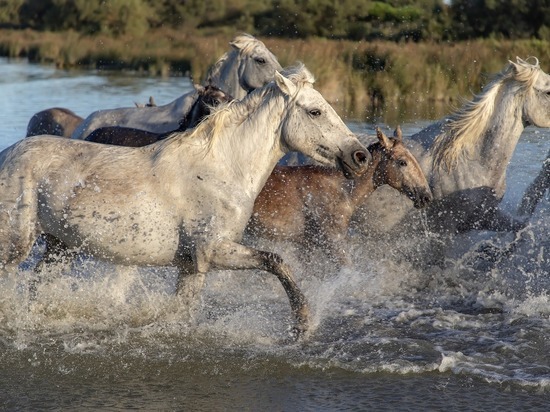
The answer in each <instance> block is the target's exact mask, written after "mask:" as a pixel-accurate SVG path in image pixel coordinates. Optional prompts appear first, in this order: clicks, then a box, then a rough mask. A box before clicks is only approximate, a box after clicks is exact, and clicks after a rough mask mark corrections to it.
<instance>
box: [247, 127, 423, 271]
mask: <svg viewBox="0 0 550 412" xmlns="http://www.w3.org/2000/svg"><path fill="white" fill-rule="evenodd" d="M376 134H377V137H378V142H376V143H373V144H371V145H370V146H369V147H368V150H369V151H370V153H371V155H372V162H371V163H370V164H369V166H368V168H367V171H366V172H365V173H364V174H363V175H362V176H360V177H357V178H356V179H355V180H348V179H345V178H344V177H343V176H342V174H341V173H338V172H337V171H334V170H331V169H328V168H325V167H321V166H313V165H308V166H277V167H275V169H274V170H273V173H272V174H271V176H270V177H269V179H268V180H267V182H266V184H265V186H264V188H263V190H262V191H261V192H260V194H259V196H258V197H257V198H256V202H255V204H254V212H253V214H252V218H251V219H250V221H249V222H248V226H247V231H246V233H247V234H248V235H250V236H252V237H253V238H254V237H262V238H268V239H273V240H286V241H291V242H294V243H298V244H299V245H301V246H303V247H304V248H305V249H306V250H310V251H311V250H312V246H316V247H319V248H321V249H322V250H324V251H325V252H326V253H328V255H329V256H330V257H331V258H332V259H334V260H335V261H336V262H337V263H339V264H349V263H350V261H349V257H348V256H346V253H345V241H346V239H347V232H348V226H349V223H350V220H351V217H352V215H353V213H354V211H355V210H356V208H357V207H358V206H359V205H360V204H362V203H363V202H364V201H365V199H366V198H367V197H368V196H369V195H370V194H371V193H372V192H373V191H374V190H375V189H376V188H377V187H379V186H381V185H384V184H388V185H390V186H391V187H393V188H395V189H397V190H398V191H400V192H401V193H404V194H405V195H407V196H408V197H409V198H410V199H411V200H412V201H413V202H414V206H415V207H416V208H422V207H424V206H426V205H427V204H428V203H429V202H430V201H431V200H432V193H431V191H430V188H429V185H428V182H427V181H426V178H425V176H424V173H423V172H422V169H421V168H420V166H419V164H418V162H417V161H416V158H415V157H414V156H413V155H412V154H411V153H410V152H409V151H408V150H407V148H406V147H405V145H404V144H403V140H402V134H401V129H400V128H399V127H398V128H397V129H396V131H395V133H394V138H393V139H391V138H388V137H386V135H384V133H382V131H381V130H380V129H377V130H376Z"/></svg>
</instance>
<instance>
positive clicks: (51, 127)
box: [27, 107, 84, 137]
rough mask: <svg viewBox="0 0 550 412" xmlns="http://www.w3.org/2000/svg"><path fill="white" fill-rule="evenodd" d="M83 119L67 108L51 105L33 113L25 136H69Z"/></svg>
mask: <svg viewBox="0 0 550 412" xmlns="http://www.w3.org/2000/svg"><path fill="white" fill-rule="evenodd" d="M83 120H84V119H83V118H82V117H80V116H79V115H77V114H76V113H74V112H73V111H71V110H69V109H64V108H62V107H52V108H51V109H46V110H42V111H40V112H38V113H35V114H34V115H33V116H32V117H31V120H29V123H28V125H27V137H30V136H38V135H41V134H51V135H55V136H61V137H71V135H72V134H73V132H74V130H75V129H76V127H77V126H78V125H79V124H80V123H82V121H83Z"/></svg>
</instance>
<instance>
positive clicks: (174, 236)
mask: <svg viewBox="0 0 550 412" xmlns="http://www.w3.org/2000/svg"><path fill="white" fill-rule="evenodd" d="M100 206H102V207H100ZM39 217H40V224H41V226H42V230H43V231H44V232H47V233H50V234H52V235H54V236H56V237H58V238H59V239H60V240H62V241H63V242H64V243H65V244H66V245H67V246H69V247H71V248H76V249H78V250H80V251H82V252H84V253H89V254H90V255H92V256H94V257H97V258H99V259H102V260H108V261H110V262H113V263H121V264H131V265H156V266H165V265H170V264H171V263H172V262H173V260H174V256H175V255H176V252H177V248H178V227H177V222H176V219H175V217H174V216H172V215H171V214H170V213H167V212H164V211H162V210H160V209H155V208H146V207H143V208H142V209H140V210H138V209H130V210H128V209H127V208H126V209H125V208H124V206H123V205H122V204H118V205H117V204H111V205H110V206H109V207H105V205H99V204H97V203H95V202H93V201H92V202H89V203H86V204H82V203H80V204H78V205H73V206H72V207H69V208H63V209H62V210H61V211H60V212H52V211H51V210H50V211H48V209H43V210H42V211H41V212H40V214H39Z"/></svg>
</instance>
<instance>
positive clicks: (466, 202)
mask: <svg viewBox="0 0 550 412" xmlns="http://www.w3.org/2000/svg"><path fill="white" fill-rule="evenodd" d="M534 60H535V61H534V63H533V64H531V63H529V62H528V61H524V60H522V59H520V58H518V59H517V62H516V63H514V62H511V61H510V62H509V64H508V65H506V66H505V67H504V69H503V70H502V71H501V72H500V73H498V74H497V75H496V76H495V77H494V79H493V80H492V81H491V82H490V83H489V84H488V85H487V86H486V87H485V88H484V90H483V92H481V93H480V94H479V95H477V96H475V97H474V99H473V100H472V101H470V102H467V103H465V104H464V105H463V107H462V108H461V109H459V110H458V111H457V112H456V113H454V114H453V115H451V116H449V117H448V118H446V119H443V120H442V121H439V122H438V123H435V124H433V125H431V126H429V127H427V128H426V129H424V130H422V131H420V132H419V133H417V134H415V135H413V136H412V137H411V139H410V140H412V142H414V143H415V144H412V145H410V146H411V152H412V153H413V154H414V155H415V156H416V158H417V159H418V160H419V163H420V165H421V166H422V169H423V171H424V173H425V175H426V177H427V178H428V181H429V183H430V187H431V189H432V192H433V196H434V201H433V202H432V203H431V204H430V206H429V207H428V208H427V209H426V220H425V221H424V219H422V218H421V217H420V215H419V214H418V213H416V214H415V215H416V217H417V219H412V221H413V222H414V223H413V225H414V227H415V228H424V227H425V224H427V226H428V228H429V229H430V230H431V231H433V232H436V233H441V234H444V233H447V234H453V233H460V232H465V231H469V230H473V229H479V230H497V231H506V230H516V229H518V228H520V227H521V226H522V224H523V223H522V222H518V221H515V220H513V219H511V218H510V216H508V215H506V214H505V213H504V212H502V211H501V210H500V209H499V203H500V201H501V200H502V197H503V196H504V192H505V189H506V168H507V166H508V163H509V161H510V158H511V157H512V154H513V152H514V150H515V148H516V145H517V142H518V140H519V137H520V136H521V133H522V131H523V129H524V128H525V126H527V125H534V126H537V127H550V99H549V98H548V95H549V93H550V76H549V75H548V74H546V73H545V72H543V71H542V70H541V68H540V67H539V64H538V60H536V59H534ZM382 189H383V188H381V190H377V191H376V192H375V193H373V195H372V196H371V197H369V198H368V199H367V202H366V204H365V206H364V208H363V210H362V213H360V214H358V215H357V216H358V221H359V222H360V223H362V222H361V220H364V223H363V224H361V225H358V227H359V228H360V227H361V226H362V225H364V226H365V228H366V229H367V230H366V232H371V233H372V231H376V232H378V233H388V232H389V231H391V230H392V229H394V228H395V229H397V228H398V227H399V229H402V225H401V223H403V222H405V219H404V217H405V215H407V214H408V213H411V212H412V210H413V209H412V208H411V205H410V202H403V200H402V198H400V197H398V196H395V194H394V193H391V192H389V191H387V190H382ZM390 210H391V213H387V211H390ZM406 221H407V222H410V221H411V216H408V217H407V219H406Z"/></svg>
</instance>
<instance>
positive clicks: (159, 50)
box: [0, 29, 550, 123]
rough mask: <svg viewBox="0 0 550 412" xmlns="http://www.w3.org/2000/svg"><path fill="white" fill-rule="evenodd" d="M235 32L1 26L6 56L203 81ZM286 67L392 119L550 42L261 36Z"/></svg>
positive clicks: (340, 100) (463, 90)
mask: <svg viewBox="0 0 550 412" xmlns="http://www.w3.org/2000/svg"><path fill="white" fill-rule="evenodd" d="M234 34H235V33H227V32H216V33H202V34H197V33H196V32H182V31H174V30H169V29H160V30H157V31H155V32H149V33H148V34H146V35H144V36H129V35H126V36H119V37H117V38H113V37H107V36H101V35H97V36H85V35H81V34H78V33H76V32H65V33H52V32H34V31H31V30H8V29H4V30H0V55H2V56H7V57H26V58H28V59H29V60H30V61H31V62H36V63H49V64H55V65H57V66H58V67H60V68H66V69H72V68H96V69H115V70H134V71H138V72H144V73H148V74H150V75H151V76H169V75H180V76H181V75H185V76H192V77H193V79H194V80H195V81H196V82H199V81H202V80H203V77H204V75H205V73H206V71H207V70H208V67H209V66H210V65H211V64H212V63H214V62H215V61H216V60H217V58H219V56H221V55H222V54H223V53H224V52H225V51H227V50H228V42H229V41H230V40H231V38H232V37H233V36H234ZM262 40H263V41H264V42H265V43H266V45H267V46H268V47H269V48H270V49H271V50H272V51H273V53H274V54H275V55H276V56H277V57H278V59H279V61H280V62H281V64H282V65H283V67H284V66H287V65H291V64H295V63H296V62H297V61H301V62H303V63H304V64H305V65H306V66H307V67H308V68H309V69H310V70H311V71H312V72H313V73H314V75H315V77H316V85H317V86H316V87H317V88H318V89H319V90H320V91H321V93H323V95H324V96H325V97H326V98H327V100H328V101H329V102H331V103H332V104H333V105H334V106H335V107H336V109H337V110H338V111H339V112H340V113H341V114H342V115H344V116H345V117H347V118H350V119H361V120H370V121H376V120H377V118H378V117H380V116H382V117H384V118H385V119H387V120H388V121H391V122H393V123H397V122H401V121H403V120H406V119H407V118H417V117H423V118H433V117H439V116H440V115H441V113H445V112H448V111H449V110H450V109H451V108H452V107H453V106H456V105H458V104H459V99H460V98H461V97H465V98H469V97H471V96H472V94H474V93H477V92H478V91H479V90H480V88H481V87H482V85H483V84H485V83H486V82H487V80H488V79H487V75H489V74H492V73H496V72H498V71H500V70H501V69H502V68H503V67H504V65H505V64H506V63H507V61H508V60H509V59H511V60H512V59H515V57H516V56H519V57H522V58H527V57H529V56H536V57H538V58H539V60H540V63H541V65H542V67H544V68H546V70H548V67H549V66H550V57H549V54H548V53H547V50H548V48H549V45H550V42H548V41H541V40H521V41H501V40H499V41H497V40H494V39H484V40H476V41H471V42H460V43H394V42H382V41H381V42H352V41H342V40H330V39H325V38H309V39H305V40H288V39H279V38H263V39H262Z"/></svg>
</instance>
